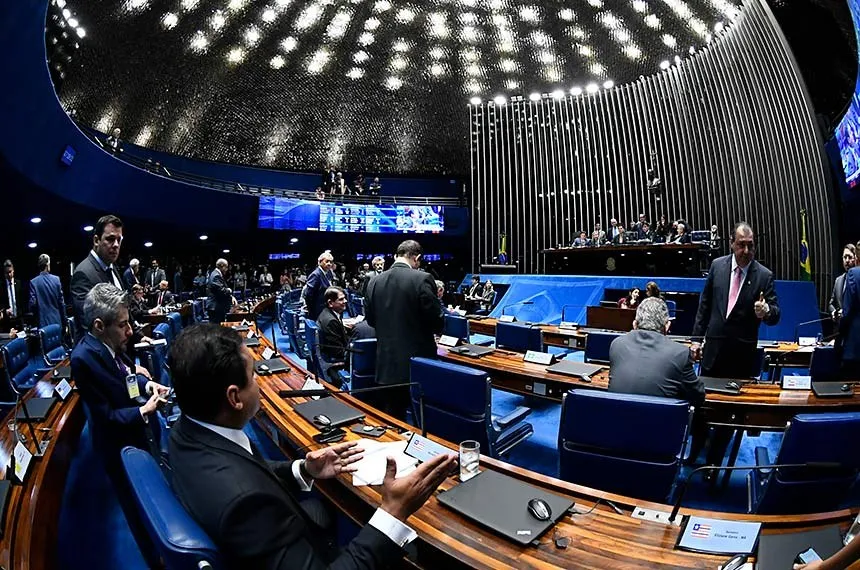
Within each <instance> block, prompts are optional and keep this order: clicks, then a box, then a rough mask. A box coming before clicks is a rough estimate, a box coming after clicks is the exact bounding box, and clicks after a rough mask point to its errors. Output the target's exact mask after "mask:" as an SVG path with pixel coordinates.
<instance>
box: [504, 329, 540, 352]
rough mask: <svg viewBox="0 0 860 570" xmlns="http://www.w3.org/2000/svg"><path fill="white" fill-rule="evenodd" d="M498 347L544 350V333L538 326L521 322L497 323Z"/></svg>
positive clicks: (519, 349)
mask: <svg viewBox="0 0 860 570" xmlns="http://www.w3.org/2000/svg"><path fill="white" fill-rule="evenodd" d="M496 348H507V349H508V350H516V351H519V352H525V351H527V350H537V351H538V352H543V333H542V331H541V330H540V328H538V327H530V326H527V325H521V324H519V323H501V322H497V323H496Z"/></svg>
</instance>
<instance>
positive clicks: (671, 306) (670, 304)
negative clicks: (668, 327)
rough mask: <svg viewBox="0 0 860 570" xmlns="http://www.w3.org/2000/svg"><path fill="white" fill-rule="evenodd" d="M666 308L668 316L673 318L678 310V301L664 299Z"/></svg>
mask: <svg viewBox="0 0 860 570" xmlns="http://www.w3.org/2000/svg"><path fill="white" fill-rule="evenodd" d="M666 309H668V310H669V318H670V319H674V318H675V315H676V313H677V312H678V303H677V302H675V301H666Z"/></svg>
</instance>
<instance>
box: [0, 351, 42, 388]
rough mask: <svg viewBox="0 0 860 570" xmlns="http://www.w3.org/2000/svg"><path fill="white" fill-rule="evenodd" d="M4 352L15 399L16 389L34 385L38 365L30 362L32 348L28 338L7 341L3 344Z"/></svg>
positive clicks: (6, 372) (8, 378)
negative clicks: (28, 343)
mask: <svg viewBox="0 0 860 570" xmlns="http://www.w3.org/2000/svg"><path fill="white" fill-rule="evenodd" d="M2 354H3V368H4V372H5V374H6V379H7V381H8V382H10V383H11V384H10V389H11V392H10V393H11V395H12V399H13V400H14V394H15V392H16V391H19V390H21V389H25V388H30V387H31V386H32V384H33V373H34V372H35V371H36V367H35V366H33V365H32V363H31V362H30V349H29V347H28V346H27V339H26V338H16V339H14V340H11V341H9V342H7V343H6V344H5V345H4V346H3V349H2ZM4 399H5V397H4Z"/></svg>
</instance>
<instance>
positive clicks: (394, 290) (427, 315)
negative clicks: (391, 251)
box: [365, 240, 445, 419]
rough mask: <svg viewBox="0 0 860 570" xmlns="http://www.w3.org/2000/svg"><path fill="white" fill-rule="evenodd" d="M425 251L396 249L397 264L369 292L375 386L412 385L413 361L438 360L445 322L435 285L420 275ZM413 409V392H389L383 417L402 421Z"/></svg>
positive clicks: (411, 246) (412, 245) (410, 243)
mask: <svg viewBox="0 0 860 570" xmlns="http://www.w3.org/2000/svg"><path fill="white" fill-rule="evenodd" d="M420 259H421V246H420V245H419V244H418V242H417V241H414V240H406V241H404V242H403V243H401V244H400V245H399V246H397V253H396V254H395V258H394V263H393V264H392V266H391V267H390V268H389V269H388V271H385V272H384V273H383V274H382V275H380V276H379V277H376V278H375V279H374V280H373V281H371V282H370V286H369V287H368V289H367V299H366V300H365V301H366V303H367V304H366V314H367V322H368V323H369V324H370V326H372V327H374V328H375V329H376V338H377V339H378V342H377V346H376V381H377V382H378V383H379V384H399V383H401V382H409V359H410V358H412V357H413V356H423V357H425V358H435V357H436V340H435V338H434V336H433V335H434V334H436V333H441V332H442V325H443V324H444V322H445V318H444V316H443V314H442V304H441V303H440V302H439V298H438V297H437V296H436V281H435V280H434V279H433V276H432V275H430V274H429V273H422V272H420V271H418V266H419V265H421V261H420ZM408 408H409V389H408V388H399V389H397V390H387V391H386V392H385V404H384V405H383V406H382V409H383V411H385V412H386V413H388V414H391V415H392V416H395V417H397V418H400V419H403V418H404V417H405V416H406V410H407V409H408Z"/></svg>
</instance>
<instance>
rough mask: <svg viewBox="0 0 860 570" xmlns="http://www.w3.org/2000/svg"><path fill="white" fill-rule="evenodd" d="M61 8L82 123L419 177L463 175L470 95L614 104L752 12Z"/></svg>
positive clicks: (310, 3) (187, 1) (301, 5)
mask: <svg viewBox="0 0 860 570" xmlns="http://www.w3.org/2000/svg"><path fill="white" fill-rule="evenodd" d="M52 1H53V2H55V3H57V2H59V3H62V4H63V6H62V8H63V9H65V10H68V13H69V14H70V17H72V18H75V20H76V22H75V23H76V24H77V25H78V26H79V27H84V28H85V30H86V33H85V35H84V37H83V38H80V42H79V43H80V48H79V49H78V50H76V54H75V57H74V62H73V63H72V64H70V65H69V66H68V69H66V70H65V80H64V82H63V83H62V86H61V89H60V90H59V92H60V98H61V101H62V103H63V105H64V107H65V108H66V109H67V110H72V109H74V110H75V112H76V117H77V119H78V121H80V122H82V123H83V124H85V125H88V126H92V127H95V128H97V129H99V130H101V131H103V132H107V131H109V130H110V129H111V128H113V127H114V126H117V127H121V128H122V131H123V135H122V137H123V138H125V139H127V140H130V141H132V142H135V143H137V144H141V145H143V146H147V147H150V148H154V149H157V150H161V151H166V152H171V153H176V154H180V155H184V156H188V157H192V158H199V159H206V160H215V161H221V162H229V163H237V164H249V165H258V166H266V167H274V168H283V169H290V170H317V169H320V168H321V167H322V166H323V165H324V164H326V163H332V164H335V165H337V166H338V167H340V168H342V169H344V170H349V171H353V172H355V171H365V172H381V173H391V174H421V175H428V174H429V175H432V174H442V173H445V174H450V173H453V174H464V173H466V172H468V170H469V164H468V160H469V150H468V112H467V104H468V103H469V101H470V100H471V99H472V98H473V97H480V98H482V99H484V100H486V99H490V98H493V97H496V96H498V95H504V96H507V97H511V96H528V95H529V93H531V92H535V91H539V92H544V93H547V92H551V91H553V90H559V89H561V90H564V91H565V92H568V90H570V89H572V88H574V87H580V88H584V87H586V86H587V85H589V84H595V85H596V86H599V87H600V88H611V85H612V84H613V83H614V84H615V85H619V84H622V83H624V82H627V81H630V80H633V79H636V78H638V77H639V76H640V75H649V74H652V73H656V72H659V71H660V67H661V64H662V65H663V66H666V65H669V64H672V63H674V62H675V61H676V57H679V58H683V57H685V56H688V55H689V54H690V53H692V52H694V51H695V50H698V49H701V48H702V47H703V46H705V45H707V43H708V42H710V41H713V40H714V37H715V35H716V34H717V33H718V32H719V31H720V30H721V29H723V28H724V27H727V26H729V25H730V24H731V21H732V20H733V19H734V18H735V17H736V16H737V14H738V10H739V6H740V1H739V0H686V1H682V0H661V1H659V2H658V1H654V0H624V1H617V0H576V1H561V0H556V1H553V0H490V1H486V0H423V1H417V0H416V1H408V0H407V1H404V0H265V1H251V0H124V1H116V0H107V1H104V2H82V1H80V0H68V4H66V3H65V0H52ZM78 35H80V34H78ZM604 86H605V87H604Z"/></svg>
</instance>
